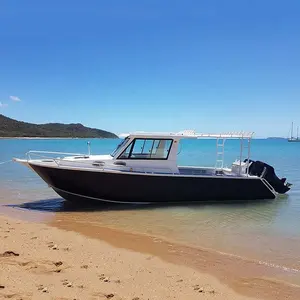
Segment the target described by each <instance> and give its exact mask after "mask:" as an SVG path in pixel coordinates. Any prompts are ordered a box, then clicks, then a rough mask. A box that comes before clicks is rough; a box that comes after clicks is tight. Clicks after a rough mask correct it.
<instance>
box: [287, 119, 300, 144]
mask: <svg viewBox="0 0 300 300" xmlns="http://www.w3.org/2000/svg"><path fill="white" fill-rule="evenodd" d="M293 127H294V123H293V122H292V130H291V137H290V138H288V142H300V139H299V126H297V136H296V137H294V136H293V129H294V128H293Z"/></svg>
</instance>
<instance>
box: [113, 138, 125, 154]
mask: <svg viewBox="0 0 300 300" xmlns="http://www.w3.org/2000/svg"><path fill="white" fill-rule="evenodd" d="M128 140H129V137H127V138H125V139H124V140H123V141H121V143H120V144H119V145H118V146H117V148H116V149H115V150H114V151H113V152H112V153H111V154H110V155H111V156H112V157H115V155H116V153H117V152H118V150H119V149H120V148H121V147H122V146H123V145H125V144H126V143H127V141H128Z"/></svg>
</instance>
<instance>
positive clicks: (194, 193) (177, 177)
mask: <svg viewBox="0 0 300 300" xmlns="http://www.w3.org/2000/svg"><path fill="white" fill-rule="evenodd" d="M252 137H253V133H225V134H204V133H196V132H195V131H194V130H184V131H181V132H177V133H145V132H136V133H130V134H127V135H123V139H122V141H121V143H120V144H119V145H118V146H117V147H116V149H115V150H114V151H113V152H112V153H111V154H107V155H92V154H91V151H90V145H88V146H89V148H88V149H89V150H88V154H74V153H61V152H47V151H34V150H32V151H29V152H28V153H27V154H26V158H24V159H20V158H15V159H14V160H15V161H17V162H19V163H22V164H24V165H26V166H28V167H29V168H31V169H32V170H33V171H34V172H36V173H37V174H38V175H39V176H40V177H41V178H42V179H43V180H44V181H45V182H46V183H47V184H48V185H49V187H51V188H52V189H53V190H54V191H55V192H56V193H57V194H59V195H60V196H61V197H62V198H64V199H66V200H69V201H73V202H81V203H82V202H87V201H103V202H114V203H132V204H151V203H156V204H158V203H192V202H205V201H213V202H214V201H226V200H229V201H234V200H256V199H274V198H275V197H276V196H277V195H278V194H284V193H286V192H287V191H288V190H289V189H290V187H291V184H290V183H288V182H286V178H282V179H279V178H278V177H277V176H276V174H275V171H274V168H273V167H272V166H270V165H268V164H266V163H264V162H261V161H253V160H251V159H250V146H251V140H252ZM182 139H198V140H200V139H216V163H215V165H214V166H211V167H198V166H180V165H178V164H177V156H178V151H179V144H180V141H181V140H182ZM227 139H237V140H239V141H240V155H239V158H238V159H236V160H235V161H234V162H233V163H232V165H231V166H230V167H224V147H225V141H226V140H227ZM245 152H246V153H245ZM245 156H246V157H245Z"/></svg>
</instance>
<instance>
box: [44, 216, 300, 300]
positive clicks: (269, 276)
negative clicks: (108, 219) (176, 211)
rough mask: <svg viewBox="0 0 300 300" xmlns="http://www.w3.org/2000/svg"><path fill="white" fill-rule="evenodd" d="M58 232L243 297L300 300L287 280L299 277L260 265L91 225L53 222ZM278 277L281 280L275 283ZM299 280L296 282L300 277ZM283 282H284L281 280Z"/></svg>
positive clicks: (299, 293)
mask: <svg viewBox="0 0 300 300" xmlns="http://www.w3.org/2000/svg"><path fill="white" fill-rule="evenodd" d="M49 224H50V225H52V226H55V227H57V228H61V229H65V230H70V231H73V230H75V231H76V232H79V233H81V234H83V235H85V236H87V237H91V238H97V239H100V240H103V241H106V242H108V243H109V244H110V245H113V246H115V247H117V248H123V249H129V250H133V251H138V252H140V253H144V254H147V255H150V257H151V258H154V257H159V258H161V259H163V260H164V261H166V262H170V263H173V264H177V265H181V266H184V267H189V268H191V269H194V270H195V271H197V272H199V273H200V274H210V275H213V276H214V277H215V278H217V279H218V280H219V281H220V282H222V283H225V284H226V285H227V286H229V287H230V288H232V289H234V290H235V291H236V292H238V293H239V294H242V295H246V296H250V297H254V298H261V299H270V300H272V299H276V300H282V299H291V300H293V299H295V300H299V299H300V286H299V285H298V284H291V283H290V282H291V281H292V280H291V278H289V282H286V281H284V280H282V279H285V278H286V277H287V276H293V275H298V276H299V274H298V273H296V274H293V273H291V272H290V270H289V271H286V270H278V268H277V267H276V266H269V265H265V264H262V263H259V262H258V261H251V260H249V259H244V258H242V257H237V256H233V255H227V254H224V253H220V252H216V251H214V250H209V249H203V248H202V249H201V248H196V247H189V246H186V245H183V244H179V243H178V242H173V241H170V240H169V241H167V240H165V239H161V238H157V237H151V236H149V235H143V234H138V233H129V232H124V231H120V230H116V229H112V228H107V227H101V226H99V225H93V224H91V223H88V224H85V223H83V222H80V223H76V222H74V221H72V220H69V221H68V219H67V218H61V217H60V218H58V219H56V218H54V219H52V221H51V222H50V223H49ZM275 274H276V275H277V276H278V274H279V275H281V277H278V278H277V279H276V277H275ZM298 276H296V279H299V277H298ZM280 278H282V279H280Z"/></svg>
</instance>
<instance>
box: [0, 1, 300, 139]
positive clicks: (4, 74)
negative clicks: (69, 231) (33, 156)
mask: <svg viewBox="0 0 300 300" xmlns="http://www.w3.org/2000/svg"><path fill="white" fill-rule="evenodd" d="M299 15H300V1H298V0H294V1H293V0H286V1H283V0H282V1H278V0H272V1H271V0H227V1H224V0H209V1H208V0H206V1H199V0H194V1H191V0H184V1H183V0H182V1H176V0H172V1H169V0H164V1H162V0H126V1H125V0H111V1H102V0H95V1H93V0H86V1H76V0H72V1H71V0H69V1H66V0H60V1H57V0H51V1H40V0H38V1H36V0H35V1H34V0H27V1H23V0H19V1H16V0H1V1H0V113H1V114H4V115H6V116H8V117H11V118H15V119H18V120H22V121H26V122H33V123H47V122H63V123H82V124H84V125H86V126H90V127H96V128H100V129H105V130H109V131H112V132H115V133H121V132H131V131H138V130H143V131H172V132H176V131H180V130H184V129H194V130H196V131H197V132H228V131H242V130H243V131H255V133H256V136H257V137H266V136H284V137H286V136H287V135H288V133H289V130H290V127H291V122H292V121H294V123H295V126H297V124H298V125H299V126H300V18H299Z"/></svg>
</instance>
